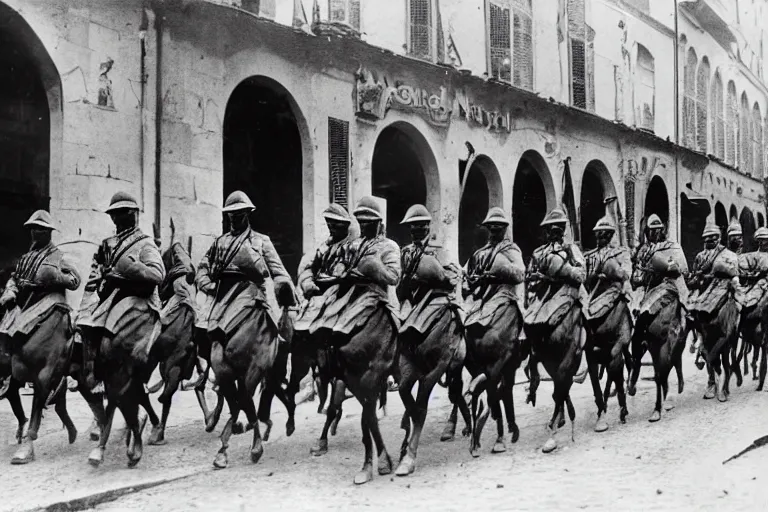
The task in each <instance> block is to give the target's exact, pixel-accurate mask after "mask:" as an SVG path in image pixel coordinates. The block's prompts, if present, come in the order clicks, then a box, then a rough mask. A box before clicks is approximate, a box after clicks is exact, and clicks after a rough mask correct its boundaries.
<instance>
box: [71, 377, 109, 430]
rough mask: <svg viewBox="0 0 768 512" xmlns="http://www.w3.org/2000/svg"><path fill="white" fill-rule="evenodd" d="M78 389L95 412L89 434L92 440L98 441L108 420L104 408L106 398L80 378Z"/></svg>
mask: <svg viewBox="0 0 768 512" xmlns="http://www.w3.org/2000/svg"><path fill="white" fill-rule="evenodd" d="M77 391H78V392H79V393H80V396H82V397H83V400H85V403H87V404H88V407H89V408H90V409H91V414H93V422H92V423H91V426H90V427H89V429H88V436H89V438H90V439H91V441H98V440H99V437H100V436H101V428H102V426H103V425H104V424H105V423H106V421H107V413H106V412H105V410H104V398H103V397H102V395H101V394H95V393H92V392H91V390H90V389H88V388H87V386H85V383H84V382H81V381H80V380H78V385H77Z"/></svg>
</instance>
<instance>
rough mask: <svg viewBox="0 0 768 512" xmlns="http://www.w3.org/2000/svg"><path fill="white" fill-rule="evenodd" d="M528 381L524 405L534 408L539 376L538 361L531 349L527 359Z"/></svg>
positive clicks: (539, 380)
mask: <svg viewBox="0 0 768 512" xmlns="http://www.w3.org/2000/svg"><path fill="white" fill-rule="evenodd" d="M528 381H529V383H530V385H529V387H528V396H527V397H526V399H525V403H527V404H531V405H532V406H533V407H536V390H537V389H539V383H540V382H541V376H540V375H539V361H538V359H537V358H536V356H535V354H534V352H533V349H531V356H530V358H529V359H528Z"/></svg>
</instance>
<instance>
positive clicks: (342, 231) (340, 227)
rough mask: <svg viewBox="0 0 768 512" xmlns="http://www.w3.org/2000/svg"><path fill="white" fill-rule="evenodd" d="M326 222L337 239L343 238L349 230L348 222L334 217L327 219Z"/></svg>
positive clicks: (332, 236) (333, 236)
mask: <svg viewBox="0 0 768 512" xmlns="http://www.w3.org/2000/svg"><path fill="white" fill-rule="evenodd" d="M325 223H326V224H327V225H328V231H329V232H330V233H331V238H332V239H333V240H335V241H338V240H341V239H343V238H344V237H346V236H347V233H348V232H349V223H348V222H341V221H339V220H334V219H325Z"/></svg>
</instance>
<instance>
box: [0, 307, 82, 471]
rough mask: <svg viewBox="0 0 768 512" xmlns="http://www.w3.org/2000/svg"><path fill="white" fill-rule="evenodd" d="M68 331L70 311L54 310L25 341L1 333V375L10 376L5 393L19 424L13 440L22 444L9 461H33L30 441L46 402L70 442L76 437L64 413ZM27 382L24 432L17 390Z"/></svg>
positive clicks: (34, 437) (18, 462)
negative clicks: (29, 391) (28, 411)
mask: <svg viewBox="0 0 768 512" xmlns="http://www.w3.org/2000/svg"><path fill="white" fill-rule="evenodd" d="M71 334H72V326H71V322H70V318H69V313H68V312H67V311H65V310H64V309H55V310H54V311H53V312H52V313H51V314H50V315H49V316H48V318H46V319H45V320H43V321H42V322H41V323H40V324H39V325H38V326H37V327H36V328H35V330H34V331H33V332H32V333H31V334H30V336H29V337H28V338H27V339H26V340H23V339H20V338H19V337H18V336H14V337H13V338H9V337H8V336H2V339H0V374H5V375H9V376H10V377H11V381H10V383H9V386H8V390H7V392H6V394H5V396H6V398H7V399H8V402H9V403H10V404H11V409H12V410H13V413H14V415H15V416H16V419H17V420H18V423H19V424H18V428H17V430H16V440H17V442H18V443H19V444H21V446H20V447H19V450H18V451H17V452H16V453H15V454H14V456H13V459H12V460H11V463H12V464H26V463H28V462H31V461H33V460H34V458H35V452H34V447H33V444H32V443H33V441H35V440H36V439H37V434H38V431H39V429H40V423H41V420H42V416H43V409H44V408H45V407H46V406H47V405H48V404H49V403H54V404H55V411H56V414H57V415H58V416H59V418H60V419H61V421H62V423H63V424H64V427H65V428H66V429H67V433H68V435H69V442H70V444H71V443H74V442H75V439H76V438H77V429H76V428H75V425H74V424H73V423H72V419H71V418H70V417H69V413H68V412H67V397H66V395H67V389H66V377H67V375H68V373H69V361H70V358H71V355H72V344H73V342H72V339H71ZM26 382H31V383H32V385H33V390H34V396H33V399H32V413H31V419H30V421H29V425H27V431H26V435H24V434H25V433H24V426H25V424H26V423H27V418H26V417H25V415H24V409H23V407H22V404H21V399H20V397H19V389H20V388H21V387H22V386H23V384H24V383H26Z"/></svg>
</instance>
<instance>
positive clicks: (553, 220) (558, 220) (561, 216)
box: [539, 208, 568, 226]
mask: <svg viewBox="0 0 768 512" xmlns="http://www.w3.org/2000/svg"><path fill="white" fill-rule="evenodd" d="M566 223H568V217H566V215H565V212H564V211H563V210H561V209H560V208H555V209H553V210H552V211H551V212H549V213H548V214H547V216H546V217H544V220H543V221H541V224H539V225H540V226H548V225H550V224H566Z"/></svg>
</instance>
